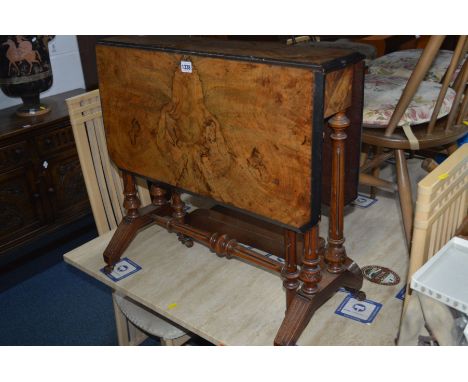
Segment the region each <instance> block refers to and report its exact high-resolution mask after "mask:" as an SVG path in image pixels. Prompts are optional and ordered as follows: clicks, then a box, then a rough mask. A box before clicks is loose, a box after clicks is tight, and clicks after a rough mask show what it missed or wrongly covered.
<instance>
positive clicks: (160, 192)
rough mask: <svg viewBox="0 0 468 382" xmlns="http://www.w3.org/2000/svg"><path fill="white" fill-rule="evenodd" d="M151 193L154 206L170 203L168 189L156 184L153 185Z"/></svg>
mask: <svg viewBox="0 0 468 382" xmlns="http://www.w3.org/2000/svg"><path fill="white" fill-rule="evenodd" d="M150 195H151V199H152V202H153V205H154V206H157V207H161V206H164V205H165V204H167V203H168V201H167V199H166V190H165V189H164V188H162V187H159V186H158V185H156V184H152V185H151V188H150Z"/></svg>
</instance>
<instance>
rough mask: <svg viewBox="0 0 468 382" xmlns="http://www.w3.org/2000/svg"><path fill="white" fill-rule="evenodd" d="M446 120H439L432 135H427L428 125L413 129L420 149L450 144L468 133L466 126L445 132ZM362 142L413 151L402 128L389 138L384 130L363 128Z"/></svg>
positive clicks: (459, 126) (461, 125)
mask: <svg viewBox="0 0 468 382" xmlns="http://www.w3.org/2000/svg"><path fill="white" fill-rule="evenodd" d="M446 120H447V118H443V119H440V120H438V121H437V123H436V126H435V129H434V131H433V133H432V134H431V135H428V134H427V124H422V125H418V126H413V127H412V130H413V133H414V135H415V136H416V138H417V139H418V141H419V148H420V149H428V148H431V147H437V146H442V145H446V144H450V143H453V142H455V141H457V140H458V139H460V138H461V137H463V136H464V135H466V134H467V133H468V126H466V125H465V124H460V125H455V126H453V127H452V128H451V129H448V130H445V123H446ZM362 141H363V142H364V143H367V144H369V145H373V146H380V147H387V148H390V149H400V150H410V149H411V147H410V143H409V141H408V139H407V138H406V135H405V133H404V132H403V130H402V129H401V128H397V129H396V130H395V132H394V133H393V134H392V135H391V136H389V137H386V136H385V130H384V129H375V128H363V130H362Z"/></svg>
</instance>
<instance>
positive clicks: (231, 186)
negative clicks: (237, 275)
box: [97, 37, 363, 345]
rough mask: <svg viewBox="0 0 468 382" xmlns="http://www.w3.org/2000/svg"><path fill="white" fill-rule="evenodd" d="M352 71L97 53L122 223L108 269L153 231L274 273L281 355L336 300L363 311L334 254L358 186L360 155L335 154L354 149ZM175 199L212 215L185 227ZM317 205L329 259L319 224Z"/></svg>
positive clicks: (255, 47)
mask: <svg viewBox="0 0 468 382" xmlns="http://www.w3.org/2000/svg"><path fill="white" fill-rule="evenodd" d="M361 60H362V57H361V56H360V55H358V54H356V53H353V52H350V51H343V50H336V49H318V48H311V47H307V46H294V47H287V46H285V45H281V44H279V43H261V44H259V43H252V42H231V41H230V42H226V41H217V40H210V39H203V38H197V37H192V38H188V37H119V38H112V39H107V40H105V41H103V42H102V43H100V44H99V45H98V46H97V62H98V72H99V84H100V94H101V102H102V109H103V117H104V124H105V129H106V137H107V144H108V149H109V154H110V156H111V158H112V159H113V160H114V162H115V163H116V165H117V166H118V167H119V168H120V169H122V171H123V178H124V194H125V201H124V206H125V208H126V209H127V211H128V213H127V216H126V217H125V218H124V220H123V221H122V223H121V224H120V225H119V227H118V229H117V231H116V233H115V235H114V237H113V239H112V240H111V242H110V243H109V246H108V247H107V249H106V251H105V252H104V259H105V261H106V263H107V264H108V269H111V268H112V266H113V265H114V264H115V263H116V262H117V261H118V260H119V259H120V256H121V255H122V253H123V251H124V250H125V249H126V248H127V246H128V244H129V243H130V241H131V240H133V239H134V237H135V236H136V234H137V231H138V230H139V229H141V228H143V227H145V226H147V225H149V224H158V225H161V226H164V227H166V228H167V229H168V230H171V231H174V232H176V233H177V235H178V236H179V239H180V241H181V242H182V243H183V244H185V245H187V246H189V247H190V246H191V245H192V244H193V240H195V241H197V242H200V243H202V244H205V245H206V246H208V247H209V248H211V249H212V250H213V251H214V252H216V254H218V255H219V256H226V257H228V258H230V257H237V258H240V259H243V260H245V261H248V262H251V263H253V264H255V265H256V266H260V267H263V268H265V269H268V270H270V271H272V272H277V273H279V274H280V275H281V276H282V277H283V280H284V286H285V288H286V306H287V311H286V316H285V319H284V321H283V324H282V326H281V328H280V329H279V332H278V335H277V337H276V339H275V343H276V344H282V345H289V344H294V343H295V342H296V340H297V338H298V337H299V336H300V334H301V332H302V330H303V329H304V327H305V326H306V324H307V322H308V321H309V320H310V318H311V316H312V314H313V312H314V311H315V310H316V309H317V308H318V307H319V306H320V305H321V304H322V303H323V302H324V301H325V300H326V299H328V298H329V297H330V296H331V295H332V294H333V293H335V292H336V290H337V289H338V288H339V287H340V286H344V287H346V288H348V289H350V290H352V291H354V292H356V294H357V295H358V296H359V297H363V294H362V293H358V291H359V289H360V287H361V286H362V276H361V273H360V270H359V267H358V266H357V265H356V264H355V263H353V262H352V261H351V260H350V259H349V258H348V257H347V256H346V252H345V249H344V246H343V242H344V238H343V206H344V204H345V202H349V200H350V199H352V198H353V197H354V196H355V193H356V186H357V172H354V170H355V169H356V168H357V158H356V157H357V156H356V155H355V152H356V151H353V150H347V151H346V150H345V140H346V138H347V131H350V133H351V134H350V135H351V140H354V146H357V147H359V139H360V130H359V125H360V118H361V117H360V115H361V112H362V71H363V67H362V61H361ZM346 114H348V116H349V118H348V117H347V115H346ZM326 122H328V123H326ZM350 126H351V127H350ZM324 162H326V163H324ZM346 170H348V171H349V172H353V174H352V176H351V177H347V179H346V178H345V172H346ZM134 174H137V175H140V176H143V177H146V178H148V179H149V180H151V181H152V182H154V184H153V186H152V188H151V194H152V196H153V204H152V205H151V206H146V207H144V208H140V202H139V200H138V198H137V196H136V192H135V182H134V179H133V175H134ZM322 179H324V182H322ZM346 182H347V183H346ZM323 185H324V187H325V192H323V197H322V186H323ZM346 190H348V192H346ZM168 191H170V198H169V197H168V196H169V195H168ZM181 191H185V192H189V193H193V194H197V195H201V196H204V197H207V198H210V199H213V200H215V201H216V202H218V203H219V204H221V205H222V206H221V207H217V208H215V209H212V210H197V211H195V212H193V213H191V214H188V215H187V214H186V213H185V210H184V203H183V202H182V201H181V199H180V192H181ZM326 200H329V201H330V230H329V238H328V244H327V245H326V247H325V246H324V244H323V240H320V239H319V232H318V222H319V219H320V206H321V202H322V201H326ZM250 246H252V247H255V248H258V249H263V250H268V251H269V252H272V253H274V254H277V255H279V257H283V258H284V264H283V263H282V262H280V261H277V260H273V259H272V258H270V257H266V256H263V255H262V254H261V253H259V252H258V251H256V250H255V249H252V248H251V247H250Z"/></svg>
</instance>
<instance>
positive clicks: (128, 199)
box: [122, 171, 141, 220]
mask: <svg viewBox="0 0 468 382" xmlns="http://www.w3.org/2000/svg"><path fill="white" fill-rule="evenodd" d="M122 179H123V184H124V202H123V206H124V208H125V209H126V210H127V215H125V219H127V220H133V219H136V218H137V217H138V216H140V214H139V212H138V208H139V207H140V205H141V203H140V199H139V198H138V194H137V189H136V185H135V178H134V176H133V175H132V174H130V173H128V172H126V171H123V172H122Z"/></svg>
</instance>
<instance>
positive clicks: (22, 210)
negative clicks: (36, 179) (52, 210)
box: [0, 167, 43, 247]
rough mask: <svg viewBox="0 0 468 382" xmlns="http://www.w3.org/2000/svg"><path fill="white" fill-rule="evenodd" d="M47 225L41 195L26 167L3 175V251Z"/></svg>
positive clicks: (0, 228)
mask: <svg viewBox="0 0 468 382" xmlns="http://www.w3.org/2000/svg"><path fill="white" fill-rule="evenodd" d="M42 224H43V214H42V208H41V206H40V195H39V193H38V190H36V189H35V185H34V183H33V182H32V173H31V170H29V169H28V168H26V167H21V168H18V169H16V170H14V171H10V172H7V173H4V174H1V175H0V247H1V246H2V244H5V243H6V242H8V241H9V240H15V239H18V238H20V237H21V236H22V235H24V234H27V233H30V232H32V231H33V230H34V229H35V228H38V227H39V226H41V225H42Z"/></svg>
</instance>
